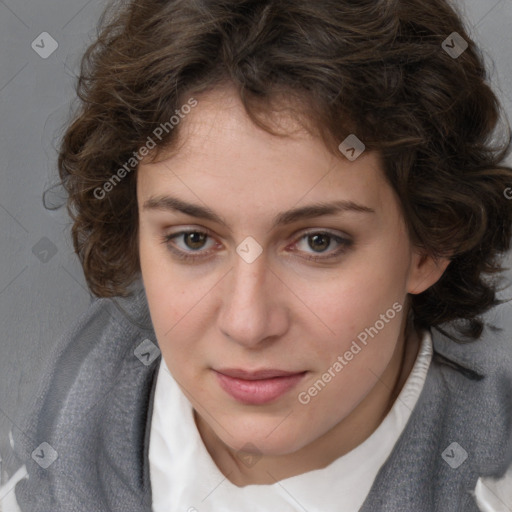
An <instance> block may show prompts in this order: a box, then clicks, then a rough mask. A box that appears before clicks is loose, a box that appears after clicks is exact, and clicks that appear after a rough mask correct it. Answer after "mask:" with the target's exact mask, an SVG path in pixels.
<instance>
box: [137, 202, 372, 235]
mask: <svg viewBox="0 0 512 512" xmlns="http://www.w3.org/2000/svg"><path fill="white" fill-rule="evenodd" d="M142 209H143V210H163V211H179V212H182V213H184V214H186V215H189V216H191V217H197V218H200V219H205V220H209V221H212V222H216V223H218V224H221V225H223V226H225V227H226V228H229V226H228V224H227V222H226V221H225V220H224V219H223V218H222V217H221V216H220V215H217V214H216V213H215V212H214V211H212V210H210V208H208V207H205V206H200V205H197V204H192V203H187V202H186V201H182V200H181V199H178V198H176V197H171V196H157V197H150V198H149V199H148V200H147V201H145V202H144V204H143V207H142ZM348 211H350V212H357V213H375V210H374V209H373V208H369V207H368V206H364V205H361V204H357V203H354V202H353V201H344V200H339V201H333V202H329V203H314V204H310V205H308V206H302V207H300V208H293V209H292V210H288V211H284V212H280V213H279V214H277V215H276V216H275V218H274V220H273V225H272V229H274V228H276V227H278V226H284V225H287V224H292V223H293V222H297V221H300V220H304V219H310V218H313V217H321V216H323V215H333V214H336V213H343V212H348Z"/></svg>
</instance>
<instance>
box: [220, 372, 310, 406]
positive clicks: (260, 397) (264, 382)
mask: <svg viewBox="0 0 512 512" xmlns="http://www.w3.org/2000/svg"><path fill="white" fill-rule="evenodd" d="M213 371H214V372H215V375H216V377H217V382H218V383H219V385H220V387H221V388H222V389H223V390H224V391H225V392H226V393H228V394H229V395H230V396H231V397H232V398H234V399H235V400H237V401H238V402H241V403H243V404H246V405H261V404H266V403H269V402H273V401H275V400H277V399H278V398H279V397H281V396H283V395H284V394H285V393H287V392H289V391H290V390H291V389H292V388H294V387H295V386H297V384H298V383H299V382H300V381H301V380H302V379H303V378H304V377H305V375H306V373H308V372H307V371H303V372H293V371H291V372H289V371H284V370H275V369H265V370H258V371H252V372H251V371H246V370H240V369H230V368H229V369H221V370H213Z"/></svg>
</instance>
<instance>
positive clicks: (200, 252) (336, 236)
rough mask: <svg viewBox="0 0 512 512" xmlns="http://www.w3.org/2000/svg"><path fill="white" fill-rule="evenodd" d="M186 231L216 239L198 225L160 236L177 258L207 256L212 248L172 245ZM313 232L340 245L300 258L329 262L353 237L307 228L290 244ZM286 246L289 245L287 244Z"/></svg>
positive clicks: (299, 232) (192, 258) (339, 253)
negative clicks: (196, 248)
mask: <svg viewBox="0 0 512 512" xmlns="http://www.w3.org/2000/svg"><path fill="white" fill-rule="evenodd" d="M188 233H200V234H204V235H207V237H209V238H212V239H216V236H215V235H214V234H213V233H212V231H210V230H209V229H208V228H205V227H203V226H200V227H195V226H191V227H184V228H180V229H179V230H178V231H176V232H171V233H167V234H164V235H163V237H162V243H164V244H166V245H167V246H168V249H169V250H170V251H171V252H173V253H174V254H176V256H177V257H178V258H179V259H182V260H187V259H188V260H197V261H199V260H205V259H207V258H208V257H209V253H210V252H211V251H212V249H209V250H206V251H203V250H201V249H199V250H197V251H184V250H182V249H178V248H175V247H172V243H171V240H172V239H173V238H179V237H180V236H182V235H185V234H188ZM315 234H326V235H327V236H329V237H331V238H332V239H334V240H335V241H337V243H338V244H339V245H340V247H338V248H337V249H334V250H331V251H329V252H327V253H326V254H327V255H326V256H322V254H323V253H318V256H314V254H315V253H310V256H302V259H305V260H315V261H318V262H322V261H325V262H329V261H331V260H333V259H335V258H336V257H338V256H340V255H341V254H342V253H344V252H345V251H346V250H347V249H348V248H349V247H350V246H352V245H353V239H352V237H351V236H349V235H347V234H345V233H342V234H340V233H339V232H334V230H331V229H328V228H307V229H306V230H305V231H304V230H298V231H297V232H296V233H294V235H293V237H294V241H293V242H292V245H297V244H298V243H300V242H301V241H302V240H303V239H304V238H305V237H307V236H309V235H315ZM287 247H289V245H288V246H287ZM292 252H300V251H292ZM196 254H197V256H196Z"/></svg>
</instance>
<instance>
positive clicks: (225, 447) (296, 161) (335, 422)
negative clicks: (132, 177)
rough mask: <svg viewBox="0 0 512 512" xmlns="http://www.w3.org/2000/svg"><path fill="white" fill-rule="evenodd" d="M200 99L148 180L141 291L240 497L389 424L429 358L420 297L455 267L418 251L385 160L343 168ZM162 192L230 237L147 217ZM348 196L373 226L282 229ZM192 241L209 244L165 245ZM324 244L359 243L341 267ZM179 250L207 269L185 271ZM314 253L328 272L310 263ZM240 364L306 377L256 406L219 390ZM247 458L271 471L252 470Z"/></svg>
mask: <svg viewBox="0 0 512 512" xmlns="http://www.w3.org/2000/svg"><path fill="white" fill-rule="evenodd" d="M196 99H198V101H199V103H198V105H197V106H196V107H195V108H194V109H193V110H192V111H191V112H190V113H189V114H188V115H187V116H186V118H185V119H184V120H182V121H181V124H180V126H179V129H180V132H179V133H180V140H181V147H180V149H179V151H178V152H174V151H170V150H169V151H164V152H163V153H161V154H160V155H159V159H158V161H156V162H154V163H150V162H148V161H146V162H142V163H141V164H140V166H139V169H138V172H137V200H138V207H139V219H140V220H139V251H140V261H141V271H142V279H143V283H144V287H145V290H146V295H147V298H148V305H149V309H150V313H151V318H152V323H153V326H154V329H155V334H156V337H157V340H158V343H159V346H160V349H161V351H162V356H163V358H164V360H165V362H166V364H167V366H168V367H169V370H170V372H171V373H172V375H173V377H174V378H175V379H176V381H177V382H178V384H179V385H180V387H181V389H182V390H183V392H184V393H185V395H186V396H187V398H188V399H189V400H190V401H191V403H192V405H193V407H194V410H195V412H194V415H195V420H196V425H197V427H198V430H199V432H200V434H201V437H202V439H203V442H204V444H205V446H206V448H207V450H208V452H209V453H210V455H211V457H212V459H213V460H214V461H215V463H216V465H217V466H218V467H219V469H220V470H221V471H222V473H223V474H224V475H225V476H226V477H227V478H228V479H229V480H230V481H231V482H232V483H234V484H235V485H238V486H244V485H248V484H271V483H274V482H275V481H278V480H281V479H284V478H288V477H291V476H295V475H298V474H302V473H304V472H307V471H311V470H314V469H320V468H323V467H325V466H327V465H328V464H330V463H331V462H332V461H334V460H335V459H337V458H338V457H340V456H342V455H343V454H345V453H347V452H348V451H350V450H352V449H353V448H354V447H356V446H357V445H359V444H360V443H362V442H363V441H364V440H365V439H366V438H368V437H369V436H370V435H371V434H372V432H374V431H375V429H376V428H377V427H378V426H379V424H380V423H381V422H382V420H383V419H384V417H385V416H386V414H387V413H388V412H389V410H390V408H391V406H392V404H393V402H394V400H395V399H396V396H397V395H398V393H399V391H400V390H401V388H402V386H403V384H404V383H405V380H406V379H407V377H408V375H409V374H410V371H411V369H412V366H413V364H414V361H415V359H416V356H417V353H418V348H419V338H418V334H417V333H416V332H414V331H411V332H410V334H409V335H408V336H407V337H406V336H405V333H406V329H405V327H406V312H407V303H408V294H415V293H421V292H422V291H424V290H426V289H427V288H429V287H430V286H431V285H433V284H434V283H435V282H436V281H437V280H438V279H439V278H440V277H441V275H442V273H443V272H444V270H445V269H446V267H447V265H448V263H449V261H448V260H440V261H433V260H432V259H430V258H429V257H427V256H426V255H424V254H423V253H422V252H421V251H420V250H419V249H417V248H415V247H413V246H412V244H411V242H410V239H409V236H408V233H407V231H406V228H405V224H404V220H403V217H402V214H401V211H400V208H399V203H398V200H397V198H396V196H395V194H394V192H393V190H392V188H391V187H390V186H389V185H388V183H387V182H386V181H385V178H384V173H383V172H382V167H381V162H380V160H379V158H378V155H376V154H374V153H370V152H363V154H362V155H361V156H359V157H358V158H357V159H356V160H355V161H354V162H350V161H349V160H348V159H347V158H345V157H344V156H343V155H342V154H341V153H340V155H339V156H334V155H332V154H331V153H329V152H328V150H327V149H326V147H325V146H324V144H323V143H322V142H321V141H320V140H319V139H317V138H315V137H313V136H311V135H309V134H308V133H307V132H306V131H305V130H303V129H301V128H300V127H299V125H298V124H295V123H294V121H293V119H291V118H287V117H286V116H285V115H284V114H283V115H281V114H280V122H281V125H280V126H281V127H287V128H289V129H290V130H291V129H294V130H295V131H294V132H293V134H292V135H291V136H290V137H288V138H277V137H275V136H273V135H271V134H269V133H267V132H265V131H263V130H261V129H260V128H258V127H256V126H255V125H254V124H253V123H252V122H251V121H250V120H249V118H248V117H247V114H246V113H245V111H244V110H243V107H242V105H241V103H240V100H239V99H238V98H237V96H236V93H235V92H234V91H233V90H232V89H229V88H224V89H217V90H215V91H213V92H209V93H205V94H203V95H201V96H197V97H196ZM162 195H172V196H173V197H176V198H179V199H181V200H183V201H187V202H190V203H194V204H197V205H200V206H203V207H204V206H208V207H209V208H210V209H211V210H213V211H214V212H216V213H217V214H218V215H220V216H221V217H222V218H223V219H224V220H225V222H226V224H227V226H224V225H222V224H219V223H217V222H214V221H211V220H205V219H202V218H197V217H195V216H190V215H187V214H185V213H182V212H178V211H173V210H165V209H151V208H145V207H144V205H145V203H146V201H148V200H149V199H150V198H154V197H156V196H162ZM340 199H343V200H347V201H353V202H355V203H358V204H360V205H364V206H366V207H369V208H372V209H373V210H374V213H361V212H355V211H345V212H341V213H336V214H332V215H325V216H322V217H315V218H309V219H305V220H299V221H296V222H294V223H293V224H290V225H285V226H280V227H277V228H272V221H273V218H274V216H275V215H277V214H278V213H279V212H282V211H285V210H289V209H292V208H297V207H301V206H305V205H309V204H313V203H317V202H329V201H333V200H340ZM187 229H193V230H197V231H199V232H200V233H201V232H205V230H207V234H208V236H207V237H206V238H204V239H202V238H199V237H200V235H196V238H190V237H187V236H186V235H181V236H179V237H176V238H174V239H173V240H171V241H168V242H167V243H166V242H165V239H164V238H165V236H166V235H169V234H176V233H178V232H180V231H183V230H187ZM319 231H320V232H322V231H323V232H325V231H328V232H329V234H332V235H333V236H340V237H342V238H345V239H349V240H350V241H352V243H351V245H349V246H346V247H345V250H344V252H343V253H342V254H341V255H338V256H333V255H334V254H335V253H336V251H337V250H338V249H339V248H340V247H341V248H343V247H344V246H342V244H340V243H339V242H337V241H336V239H335V238H333V237H332V236H331V237H328V238H327V239H322V238H320V240H319V241H316V242H315V239H314V237H313V238H312V236H311V235H314V234H315V233H316V234H318V232H319ZM306 233H307V234H309V235H310V236H309V237H308V236H305V235H306ZM248 236H251V237H252V238H254V239H255V240H256V241H257V243H258V244H259V246H261V249H262V253H261V254H260V255H259V257H257V258H256V259H255V260H254V261H253V262H252V263H248V262H247V261H245V260H244V259H243V258H242V257H240V256H239V255H238V253H237V252H236V249H237V246H239V245H240V244H241V242H242V241H244V240H245V239H246V237H248ZM170 247H173V248H175V249H176V250H179V249H181V250H182V251H183V252H185V253H189V254H195V255H198V256H199V258H198V259H197V260H196V262H188V261H183V260H180V259H179V258H177V257H176V256H175V255H174V254H173V253H172V252H171V250H170ZM315 255H316V256H320V257H322V256H323V257H325V259H324V262H323V263H322V262H315V261H308V260H307V259H306V258H307V257H308V256H315ZM395 302H399V303H400V304H401V305H403V308H402V310H401V312H399V313H397V314H396V316H395V317H394V318H393V319H392V320H389V321H388V322H387V323H386V324H385V327H384V328H383V329H381V330H380V331H379V332H378V335H376V336H374V337H373V338H369V341H368V344H367V345H366V346H364V347H363V348H362V350H361V351H360V352H359V353H358V354H357V355H356V356H354V358H353V359H352V360H351V361H350V362H348V364H347V365H346V366H345V367H344V368H343V370H342V371H341V372H339V373H337V374H336V376H335V377H334V378H333V379H332V380H331V381H330V382H329V383H328V384H327V385H326V386H325V388H324V389H322V391H321V392H319V393H318V394H317V395H316V396H315V397H314V398H312V399H311V401H310V402H309V403H308V404H305V405H304V404H302V403H300V402H299V401H298V398H297V396H298V393H299V392H301V391H305V390H306V391H307V390H308V388H310V387H311V386H312V385H313V383H314V382H315V381H317V380H318V379H319V378H321V376H322V374H323V373H325V372H326V371H327V370H328V369H329V368H330V367H332V365H333V363H334V362H335V361H336V360H337V358H338V356H340V355H343V354H344V353H345V352H346V351H347V350H348V349H349V348H350V345H351V343H352V341H353V340H355V339H356V338H357V335H358V334H359V333H361V332H362V331H364V329H365V328H369V327H370V326H374V325H375V322H376V321H377V320H379V318H381V317H380V315H381V314H384V313H385V312H386V311H387V310H388V309H389V308H391V307H392V305H393V304H394V303H395ZM226 367H230V368H244V369H250V370H255V369H261V368H278V369H283V370H288V371H297V372H302V371H307V372H308V373H307V374H306V377H305V378H304V380H303V381H302V382H301V383H300V384H299V385H298V387H296V388H294V389H293V390H291V391H289V392H287V393H286V394H285V395H283V396H281V397H280V398H278V399H277V400H276V401H274V402H272V403H268V404H263V405H246V404H242V403H240V402H238V401H236V400H235V399H234V398H232V397H231V396H230V395H228V394H227V393H226V392H225V391H224V390H223V389H222V388H221V387H220V386H219V384H218V381H217V377H216V374H215V372H214V371H213V369H219V368H226ZM247 443H251V445H253V447H254V448H250V449H249V448H247V447H246V444H247ZM242 449H243V451H244V452H248V453H256V454H257V455H258V457H259V460H258V462H257V463H256V464H254V465H250V466H249V465H246V464H244V463H243V461H242V459H241V457H240V455H241V453H237V452H239V451H240V450H242Z"/></svg>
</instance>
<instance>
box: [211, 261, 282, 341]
mask: <svg viewBox="0 0 512 512" xmlns="http://www.w3.org/2000/svg"><path fill="white" fill-rule="evenodd" d="M283 289H284V290H286V287H285V286H284V284H283V283H282V282H281V280H280V279H279V278H278V277H277V275H276V274H275V271H274V270H273V269H271V268H270V267H269V264H268V262H267V260H266V258H265V257H264V254H262V255H260V256H259V257H258V258H257V259H256V260H255V261H253V262H252V263H247V262H246V261H244V260H243V259H242V258H241V257H238V255H237V257H236V258H235V264H234V267H233V268H232V270H231V272H229V274H228V275H227V276H226V279H225V280H224V288H223V290H222V294H223V297H222V306H221V310H220V313H219V317H218V323H219V328H220V330H221V332H222V333H223V334H224V335H225V336H227V337H228V338H230V339H231V340H233V341H235V342H236V343H239V344H241V345H244V346H246V347H248V348H256V347H259V346H262V345H265V344H268V343H269V342H273V341H275V340H276V339H278V338H279V337H280V336H282V335H283V334H284V333H285V332H286V329H287V328H288V315H287V311H286V306H285V304H284V303H283V298H284V295H283Z"/></svg>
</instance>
